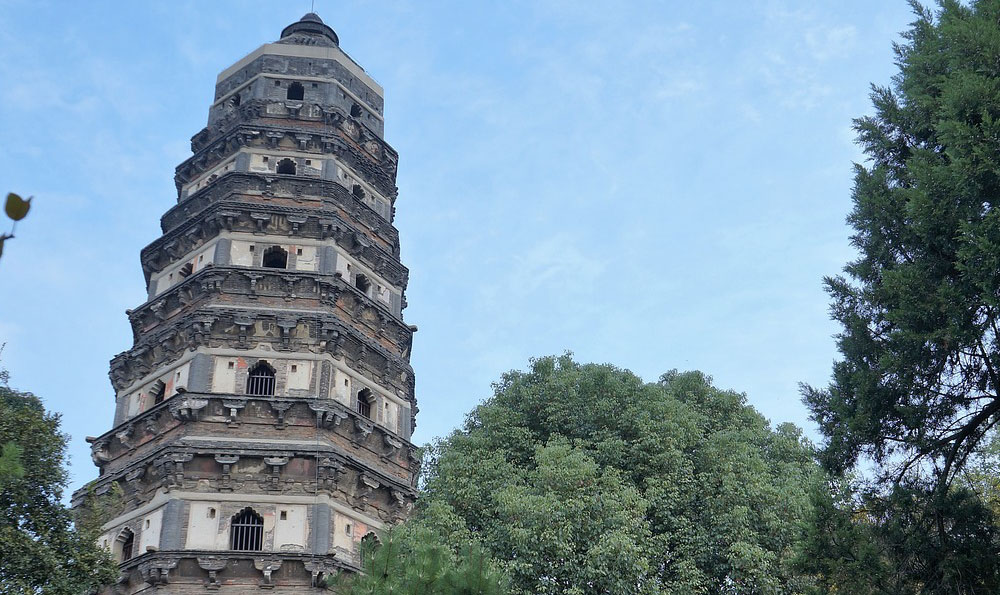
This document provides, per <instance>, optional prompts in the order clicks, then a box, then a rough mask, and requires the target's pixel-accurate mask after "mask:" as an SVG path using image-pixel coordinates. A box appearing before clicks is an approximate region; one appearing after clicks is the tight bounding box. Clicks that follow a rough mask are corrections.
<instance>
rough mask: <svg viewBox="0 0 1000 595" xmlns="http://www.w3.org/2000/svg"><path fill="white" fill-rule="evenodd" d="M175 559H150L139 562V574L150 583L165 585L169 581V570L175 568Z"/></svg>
mask: <svg viewBox="0 0 1000 595" xmlns="http://www.w3.org/2000/svg"><path fill="white" fill-rule="evenodd" d="M177 563H178V560H176V559H169V558H168V559H158V560H150V561H148V562H143V563H141V564H139V575H140V576H141V577H142V580H143V581H145V582H147V583H149V584H150V585H153V586H156V585H165V584H167V583H169V582H170V581H169V578H170V571H171V570H173V569H174V568H177Z"/></svg>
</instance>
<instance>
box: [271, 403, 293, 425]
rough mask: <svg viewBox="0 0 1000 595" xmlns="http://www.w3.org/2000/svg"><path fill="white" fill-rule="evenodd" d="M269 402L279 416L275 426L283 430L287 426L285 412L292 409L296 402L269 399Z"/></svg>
mask: <svg viewBox="0 0 1000 595" xmlns="http://www.w3.org/2000/svg"><path fill="white" fill-rule="evenodd" d="M268 404H269V405H270V406H271V409H272V410H273V411H274V413H275V414H276V415H277V416H278V422H277V423H276V424H274V427H275V428H277V429H279V430H283V429H284V428H285V412H287V411H288V410H289V409H291V408H292V405H294V404H295V403H294V402H293V401H268Z"/></svg>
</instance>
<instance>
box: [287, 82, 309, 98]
mask: <svg viewBox="0 0 1000 595" xmlns="http://www.w3.org/2000/svg"><path fill="white" fill-rule="evenodd" d="M305 96H306V90H305V88H304V87H303V86H302V83H298V82H296V83H292V84H291V85H288V93H286V94H285V98H286V99H291V100H292V101H302V99H303V98H304V97H305Z"/></svg>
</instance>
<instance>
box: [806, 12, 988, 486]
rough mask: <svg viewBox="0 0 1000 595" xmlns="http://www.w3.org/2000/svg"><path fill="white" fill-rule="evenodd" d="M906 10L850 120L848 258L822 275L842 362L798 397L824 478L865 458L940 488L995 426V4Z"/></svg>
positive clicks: (886, 477)
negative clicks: (826, 471) (857, 147)
mask: <svg viewBox="0 0 1000 595" xmlns="http://www.w3.org/2000/svg"><path fill="white" fill-rule="evenodd" d="M914 7H915V11H916V14H917V20H916V22H914V23H913V25H912V26H911V28H910V29H909V30H908V31H907V32H906V33H905V34H904V39H905V43H902V44H897V45H896V46H895V51H896V57H897V62H898V64H899V69H900V70H899V74H898V75H897V76H896V77H895V78H894V80H893V84H892V86H891V87H874V90H873V93H872V101H873V104H874V108H875V114H874V115H873V116H871V117H865V118H861V119H859V120H856V121H855V128H856V130H857V131H858V134H859V141H860V143H861V144H862V146H863V147H864V149H865V152H866V154H867V155H868V157H869V158H870V159H871V163H870V164H869V165H867V166H861V165H857V166H856V174H855V184H854V192H853V200H854V210H853V212H852V213H851V215H850V217H849V222H850V224H851V225H852V226H853V228H854V235H853V243H854V245H855V247H856V248H857V249H858V252H859V256H858V258H857V260H855V261H854V262H851V263H850V264H848V265H847V267H846V268H845V272H846V276H843V277H836V278H830V279H827V281H826V283H827V287H828V291H829V292H830V294H831V296H832V298H833V306H832V313H833V316H834V318H835V319H836V320H838V321H839V322H840V323H841V324H842V325H843V331H842V332H841V334H840V335H839V341H838V345H839V349H840V351H841V354H842V355H843V360H842V361H840V362H838V363H837V364H836V365H835V366H834V370H833V380H832V383H831V384H830V386H829V388H828V389H826V390H817V389H813V388H806V390H805V400H806V402H807V404H808V405H809V406H810V408H811V409H812V411H813V414H814V417H815V419H816V421H817V422H818V423H819V425H820V428H821V430H822V432H823V433H824V435H825V436H826V438H827V444H826V449H825V457H824V462H825V463H826V465H827V466H828V467H829V468H830V469H831V470H833V471H837V472H842V471H844V470H846V469H849V468H850V467H851V466H852V465H854V464H855V463H856V462H857V461H858V460H859V457H864V458H867V459H870V460H871V461H873V462H875V463H876V464H878V465H879V466H880V467H879V469H880V470H881V471H882V473H881V475H880V477H879V479H880V480H882V481H883V482H889V483H892V482H896V481H898V480H899V479H901V478H903V477H905V476H907V474H908V473H909V472H910V471H911V470H912V471H916V472H919V473H923V474H930V475H932V476H933V479H934V483H935V485H936V486H938V487H943V486H945V485H947V483H948V482H950V481H951V480H952V478H953V477H954V475H955V474H956V472H957V471H958V470H960V469H961V468H962V466H963V464H964V462H965V461H966V459H967V458H968V457H969V456H970V455H971V454H972V453H974V452H975V451H976V448H977V447H978V446H979V444H980V442H981V440H982V439H983V437H984V436H985V435H986V433H987V432H988V430H989V429H990V428H991V427H993V426H994V424H996V423H997V421H998V420H1000V415H998V414H1000V392H998V391H1000V343H998V341H1000V333H998V328H1000V204H998V197H1000V144H998V141H997V139H998V138H1000V2H997V1H996V0H989V1H985V0H981V1H975V2H971V3H970V4H968V5H963V4H961V3H959V2H957V1H954V0H946V1H942V2H941V6H940V11H939V13H938V14H937V15H936V17H935V15H934V13H933V12H932V11H930V10H927V9H924V8H922V7H920V6H919V5H917V4H914Z"/></svg>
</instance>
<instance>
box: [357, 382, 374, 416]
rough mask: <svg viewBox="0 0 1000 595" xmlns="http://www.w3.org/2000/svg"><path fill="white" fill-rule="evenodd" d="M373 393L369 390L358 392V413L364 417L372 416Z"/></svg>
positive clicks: (364, 389)
mask: <svg viewBox="0 0 1000 595" xmlns="http://www.w3.org/2000/svg"><path fill="white" fill-rule="evenodd" d="M374 400H375V399H373V398H372V391H370V390H369V389H367V388H363V389H361V390H360V391H358V413H360V414H361V415H364V416H365V417H371V416H372V401H374Z"/></svg>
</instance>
